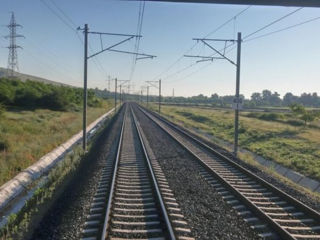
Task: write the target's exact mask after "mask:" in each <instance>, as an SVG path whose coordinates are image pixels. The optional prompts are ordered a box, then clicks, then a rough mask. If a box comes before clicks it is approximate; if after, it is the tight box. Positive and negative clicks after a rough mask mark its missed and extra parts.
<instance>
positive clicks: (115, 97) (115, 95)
mask: <svg viewBox="0 0 320 240" xmlns="http://www.w3.org/2000/svg"><path fill="white" fill-rule="evenodd" d="M114 81H115V84H114V114H116V112H117V84H118V80H117V78H115V79H114Z"/></svg>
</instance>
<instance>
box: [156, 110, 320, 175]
mask: <svg viewBox="0 0 320 240" xmlns="http://www.w3.org/2000/svg"><path fill="white" fill-rule="evenodd" d="M152 107H153V108H154V106H152ZM162 113H163V114H164V115H166V116H168V117H170V118H171V119H172V120H173V121H174V122H177V123H181V124H183V125H184V126H185V127H187V128H196V129H199V130H201V131H204V132H205V133H208V134H211V135H213V136H215V137H218V138H220V139H222V140H225V141H227V142H230V143H233V134H234V112H233V111H232V110H212V109H197V108H192V107H174V106H162ZM319 126H320V121H319V120H318V121H315V122H312V123H311V124H310V126H304V125H303V124H299V121H298V120H295V119H294V117H293V116H292V115H291V114H288V113H248V112H241V114H240V128H239V130H240V135H239V144H240V146H241V147H242V148H245V149H248V150H250V151H252V152H254V153H257V154H259V155H261V156H263V157H264V158H266V159H270V160H274V161H276V162H278V163H281V164H283V165H284V166H287V167H289V168H291V169H294V170H296V171H298V172H300V173H302V174H304V175H306V176H310V177H313V178H316V179H320V161H319V159H320V128H319Z"/></svg>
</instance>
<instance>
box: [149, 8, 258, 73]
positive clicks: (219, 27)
mask: <svg viewBox="0 0 320 240" xmlns="http://www.w3.org/2000/svg"><path fill="white" fill-rule="evenodd" d="M251 7H252V6H251V5H250V6H247V7H246V8H245V9H243V10H241V11H240V12H239V13H237V14H236V15H234V16H233V17H231V18H229V19H228V20H227V21H225V22H224V23H222V24H221V25H219V26H218V27H217V28H215V29H214V30H213V31H211V32H209V33H208V34H207V35H205V36H204V38H206V37H208V36H210V35H212V34H214V33H216V32H217V31H219V30H220V29H222V28H223V27H224V26H226V25H227V24H228V23H230V22H231V21H233V20H234V19H235V18H237V17H239V16H240V15H242V14H243V13H245V12H246V11H247V10H248V9H249V8H251ZM197 44H198V43H197V42H196V43H195V44H193V45H192V46H191V47H190V48H189V49H188V50H187V51H186V52H185V53H184V54H182V56H180V57H179V58H178V59H177V60H176V61H175V62H173V64H171V65H170V66H169V67H167V68H166V69H165V70H164V71H162V72H161V73H160V74H158V75H157V76H156V77H155V78H153V79H157V78H159V77H160V76H162V75H163V74H164V73H166V72H168V71H169V70H170V69H172V68H173V67H174V66H175V65H176V64H177V63H178V62H180V61H181V60H182V59H183V58H184V55H186V54H188V53H189V52H191V51H192V50H193V49H194V48H195V47H196V46H197ZM186 69H188V67H187V68H186ZM177 72H181V71H180V70H178V71H177ZM172 75H175V74H172Z"/></svg>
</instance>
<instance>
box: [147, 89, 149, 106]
mask: <svg viewBox="0 0 320 240" xmlns="http://www.w3.org/2000/svg"><path fill="white" fill-rule="evenodd" d="M147 108H149V86H147Z"/></svg>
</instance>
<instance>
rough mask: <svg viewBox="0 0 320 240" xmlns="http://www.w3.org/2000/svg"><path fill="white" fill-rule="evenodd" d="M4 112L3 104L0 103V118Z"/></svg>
mask: <svg viewBox="0 0 320 240" xmlns="http://www.w3.org/2000/svg"><path fill="white" fill-rule="evenodd" d="M5 111H6V108H5V106H4V104H2V103H0V117H3V115H4V113H5Z"/></svg>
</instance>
